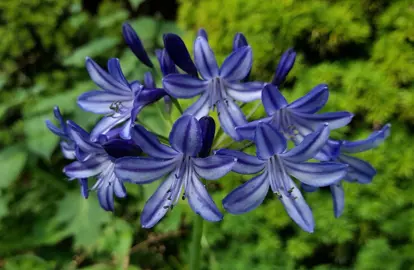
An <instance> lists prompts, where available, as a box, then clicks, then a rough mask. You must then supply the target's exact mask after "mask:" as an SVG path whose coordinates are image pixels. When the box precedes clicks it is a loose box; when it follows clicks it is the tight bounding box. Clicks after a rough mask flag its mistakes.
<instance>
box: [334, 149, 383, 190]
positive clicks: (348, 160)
mask: <svg viewBox="0 0 414 270" xmlns="http://www.w3.org/2000/svg"><path fill="white" fill-rule="evenodd" d="M338 160H339V161H340V162H342V163H345V164H348V165H349V167H348V171H347V175H346V177H345V179H346V180H348V181H358V183H361V184H367V183H371V181H372V179H373V178H374V176H375V175H376V174H377V171H376V170H375V169H374V167H372V165H371V164H369V163H368V162H366V161H364V160H362V159H359V158H356V157H351V156H348V155H340V156H339V157H338Z"/></svg>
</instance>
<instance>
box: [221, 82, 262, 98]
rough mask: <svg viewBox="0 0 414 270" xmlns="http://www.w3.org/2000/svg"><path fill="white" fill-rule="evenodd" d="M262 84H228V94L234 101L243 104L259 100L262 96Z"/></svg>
mask: <svg viewBox="0 0 414 270" xmlns="http://www.w3.org/2000/svg"><path fill="white" fill-rule="evenodd" d="M263 85H264V84H263V83H262V82H247V83H238V82H226V89H227V94H228V95H229V96H231V97H232V98H233V99H235V100H237V101H241V102H250V101H253V100H258V99H260V98H261V96H262V89H263Z"/></svg>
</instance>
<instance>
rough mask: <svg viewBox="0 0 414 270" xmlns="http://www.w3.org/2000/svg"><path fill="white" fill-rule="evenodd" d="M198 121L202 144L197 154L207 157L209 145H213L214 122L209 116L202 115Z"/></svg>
mask: <svg viewBox="0 0 414 270" xmlns="http://www.w3.org/2000/svg"><path fill="white" fill-rule="evenodd" d="M198 122H199V123H200V128H201V134H202V137H203V146H202V147H201V150H200V152H199V153H198V156H199V157H207V156H208V155H210V151H211V146H212V145H213V141H214V134H215V132H216V123H215V122H214V119H213V118H212V117H210V116H204V117H202V118H201V119H200V120H199V121H198Z"/></svg>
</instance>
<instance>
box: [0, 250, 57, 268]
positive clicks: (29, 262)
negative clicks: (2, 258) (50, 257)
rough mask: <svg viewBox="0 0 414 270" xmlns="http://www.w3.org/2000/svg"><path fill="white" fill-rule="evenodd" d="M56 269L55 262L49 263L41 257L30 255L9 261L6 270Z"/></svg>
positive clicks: (5, 266)
mask: <svg viewBox="0 0 414 270" xmlns="http://www.w3.org/2000/svg"><path fill="white" fill-rule="evenodd" d="M54 267H55V263H54V262H47V261H45V260H44V259H42V258H40V257H37V256H35V255H29V254H28V255H20V256H16V257H12V258H10V259H7V261H6V264H5V265H4V270H24V269H30V270H44V269H53V268H54Z"/></svg>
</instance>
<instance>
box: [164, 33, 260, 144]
mask: <svg viewBox="0 0 414 270" xmlns="http://www.w3.org/2000/svg"><path fill="white" fill-rule="evenodd" d="M167 38H168V35H167ZM166 46H167V45H166ZM169 46H170V47H174V46H173V44H170V45H169ZM166 48H167V47H166ZM170 56H171V54H170ZM194 60H195V65H196V67H197V70H198V72H199V73H200V75H201V77H202V79H199V78H198V77H196V76H194V74H192V75H187V74H170V75H168V76H166V77H164V79H163V86H164V89H165V91H166V92H167V93H168V94H170V95H171V96H173V97H175V98H192V97H195V96H197V95H200V97H199V99H198V100H197V101H196V102H195V103H194V104H193V105H191V106H190V107H189V108H188V109H187V110H186V111H185V112H184V114H185V115H194V116H195V117H196V118H197V119H199V118H201V117H203V116H205V115H207V114H208V113H209V111H210V110H213V109H214V108H215V107H217V112H218V116H219V120H220V124H221V127H222V128H223V130H224V131H225V132H226V133H227V134H228V135H230V136H231V137H232V138H234V139H239V135H238V133H236V132H235V129H234V128H235V127H236V126H240V125H244V124H246V123H247V122H246V118H245V116H244V114H243V113H242V111H241V110H240V108H239V106H238V105H237V104H236V103H235V100H236V101H241V102H249V101H253V100H256V99H260V95H261V91H262V88H263V83H261V82H248V83H241V82H240V81H241V80H243V79H244V78H245V77H246V76H247V75H248V73H249V71H250V69H251V65H252V50H251V48H250V47H249V46H242V47H240V48H238V49H237V50H235V51H233V52H232V53H231V54H230V55H229V56H228V57H227V58H226V59H225V60H224V62H223V64H222V66H221V68H219V67H218V65H217V62H216V58H215V56H214V53H213V51H212V50H211V48H210V46H209V44H208V42H207V40H206V39H205V38H204V37H203V36H198V37H197V39H196V41H195V43H194ZM174 62H175V60H174ZM176 64H177V63H176ZM177 65H178V64H177Z"/></svg>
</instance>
